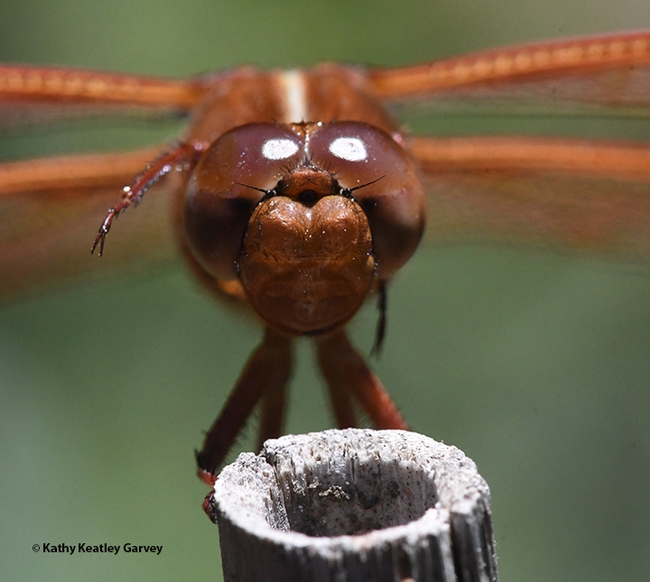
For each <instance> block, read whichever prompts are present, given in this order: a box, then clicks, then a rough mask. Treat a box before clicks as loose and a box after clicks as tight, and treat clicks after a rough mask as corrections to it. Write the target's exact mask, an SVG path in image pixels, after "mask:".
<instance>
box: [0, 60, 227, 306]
mask: <svg viewBox="0 0 650 582" xmlns="http://www.w3.org/2000/svg"><path fill="white" fill-rule="evenodd" d="M212 81H214V78H210V79H208V78H197V79H189V80H173V79H160V78H152V77H139V76H132V75H121V74H111V73H103V72H95V71H85V70H75V69H56V68H52V69H49V68H48V69H45V68H37V67H22V66H9V67H0V126H4V127H6V126H15V125H19V124H23V123H49V122H53V121H61V120H63V121H68V120H70V119H77V118H80V117H93V118H96V117H98V116H105V115H110V116H116V115H120V116H129V117H132V116H134V115H141V114H144V115H154V116H170V115H174V116H175V115H187V114H188V113H189V112H191V110H192V108H193V107H195V106H196V105H197V103H199V101H200V100H201V99H202V98H203V96H204V95H205V93H206V91H208V90H209V86H210V83H211V82H212ZM158 153H159V150H158V149H150V150H141V151H136V152H132V153H126V154H108V155H85V156H69V157H62V158H52V159H41V160H27V161H20V162H11V163H6V164H2V165H0V296H2V297H3V298H7V297H9V298H10V297H13V296H16V295H19V294H23V293H25V292H26V291H30V292H31V291H38V290H39V289H42V288H45V287H49V286H51V285H52V284H59V285H61V284H67V283H69V282H70V281H71V280H74V279H75V278H80V277H81V276H82V275H84V276H86V277H87V278H88V277H89V278H98V277H105V276H107V275H108V276H110V275H112V274H114V273H115V271H116V270H118V269H119V270H121V271H124V270H131V271H135V272H138V271H140V270H142V269H143V268H144V267H145V265H146V267H147V271H148V270H150V269H151V268H152V267H155V265H156V264H159V263H161V262H167V261H169V260H170V258H172V257H173V256H174V250H173V245H172V240H171V238H172V232H171V226H170V216H169V210H170V208H169V195H170V194H171V193H172V191H173V190H174V188H175V187H177V186H178V184H177V180H176V179H175V177H174V176H173V175H172V176H168V177H167V178H166V179H165V180H164V181H163V182H162V183H160V184H156V185H155V186H154V187H153V188H152V189H151V191H150V192H148V193H147V203H146V204H145V205H143V206H142V208H140V209H138V210H137V211H133V210H130V211H129V215H133V219H132V220H119V221H118V222H117V224H116V228H115V231H116V232H119V236H112V237H111V238H110V244H109V249H107V252H106V254H105V256H104V257H102V259H99V258H98V257H96V256H94V257H93V256H91V255H90V247H91V245H92V242H93V240H94V238H95V235H96V234H97V231H98V229H99V226H100V224H101V221H102V219H103V217H104V215H105V214H106V211H107V210H108V209H109V208H110V207H112V206H114V205H115V204H116V203H117V202H118V201H119V200H120V198H121V193H122V188H123V187H124V186H125V185H128V184H131V183H132V182H133V180H134V178H135V177H136V176H137V175H138V174H139V173H140V172H141V171H142V170H143V169H144V168H145V167H146V165H147V164H148V163H149V162H150V161H151V160H152V159H153V158H154V157H156V156H157V155H158Z"/></svg>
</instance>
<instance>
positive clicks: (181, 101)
mask: <svg viewBox="0 0 650 582" xmlns="http://www.w3.org/2000/svg"><path fill="white" fill-rule="evenodd" d="M212 81H213V79H210V78H208V77H202V78H196V79H165V78H156V77H145V76H138V75H123V74H116V73H105V72H100V71H89V70H82V69H65V68H42V67H30V66H17V65H16V66H0V127H7V126H8V127H12V126H14V125H18V124H24V123H50V122H52V121H60V120H63V121H66V120H70V119H78V118H88V117H98V116H104V115H110V116H117V115H129V116H133V115H140V116H154V117H169V116H178V115H181V116H183V115H186V114H187V113H189V112H190V111H191V110H192V108H193V107H194V106H196V104H197V103H199V101H200V100H201V99H202V97H203V96H204V95H205V93H206V91H208V90H209V86H210V83H211V82H212Z"/></svg>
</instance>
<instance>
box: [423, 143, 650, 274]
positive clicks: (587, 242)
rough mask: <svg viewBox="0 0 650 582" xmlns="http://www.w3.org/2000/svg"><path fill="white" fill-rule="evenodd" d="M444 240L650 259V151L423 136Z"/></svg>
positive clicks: (437, 234) (433, 234)
mask: <svg viewBox="0 0 650 582" xmlns="http://www.w3.org/2000/svg"><path fill="white" fill-rule="evenodd" d="M411 145H412V150H413V153H414V155H415V157H416V158H417V159H418V160H419V161H420V163H421V165H422V168H423V170H424V172H425V176H426V182H427V187H428V191H429V213H428V227H427V232H428V236H429V239H430V240H431V241H434V242H437V243H452V242H454V243H458V242H463V243H467V242H496V243H506V244H515V245H518V246H521V245H525V246H531V247H546V248H554V249H565V250H571V251H572V252H575V251H587V252H591V253H596V254H598V255H601V256H602V255H604V256H610V257H612V258H617V259H625V260H630V261H634V260H638V259H641V260H648V259H650V145H649V144H631V143H626V142H623V143H619V142H609V141H608V142H594V141H591V142H590V141H581V140H570V139H555V138H519V137H470V138H445V139H436V138H415V139H413V141H412V144H411Z"/></svg>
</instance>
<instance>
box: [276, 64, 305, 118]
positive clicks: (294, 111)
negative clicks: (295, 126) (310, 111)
mask: <svg viewBox="0 0 650 582" xmlns="http://www.w3.org/2000/svg"><path fill="white" fill-rule="evenodd" d="M280 83H281V84H282V85H283V87H284V91H285V93H284V96H285V99H284V101H285V106H286V110H285V119H284V121H285V123H300V122H301V121H309V120H308V119H307V95H306V90H305V89H306V87H305V74H304V73H303V72H302V71H297V70H291V71H283V72H282V73H281V74H280Z"/></svg>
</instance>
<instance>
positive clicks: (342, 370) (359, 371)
mask: <svg viewBox="0 0 650 582" xmlns="http://www.w3.org/2000/svg"><path fill="white" fill-rule="evenodd" d="M316 349H317V356H318V363H319V366H320V369H321V371H322V373H323V376H324V377H325V381H326V382H327V385H328V388H329V391H330V395H331V398H332V403H333V406H334V413H335V415H336V419H337V422H339V425H340V424H348V420H347V415H348V414H349V413H348V410H347V409H348V408H351V406H350V402H349V401H350V399H349V397H347V396H346V397H341V396H340V394H345V395H347V394H350V395H352V396H353V397H354V399H355V400H356V401H357V402H358V403H359V406H360V407H361V408H362V409H363V410H364V411H365V412H366V414H367V415H368V417H369V418H370V420H371V421H372V423H373V424H374V425H375V426H376V427H377V428H380V429H403V430H407V429H408V427H407V425H406V422H405V421H404V419H403V418H402V415H401V414H400V413H399V411H398V410H397V406H395V403H394V402H393V401H392V399H391V397H390V396H389V395H388V392H386V389H385V388H384V386H383V385H382V383H381V381H380V380H379V378H378V377H377V376H376V375H375V374H374V373H373V372H372V370H370V368H369V367H368V364H366V362H365V360H364V359H363V358H362V357H361V355H360V354H359V353H358V352H357V351H356V349H355V348H354V346H353V345H352V344H351V343H350V340H349V339H348V337H347V334H346V333H345V331H344V330H343V329H340V330H337V331H335V332H333V333H331V334H328V335H326V336H323V337H319V338H316ZM342 421H343V422H342Z"/></svg>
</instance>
